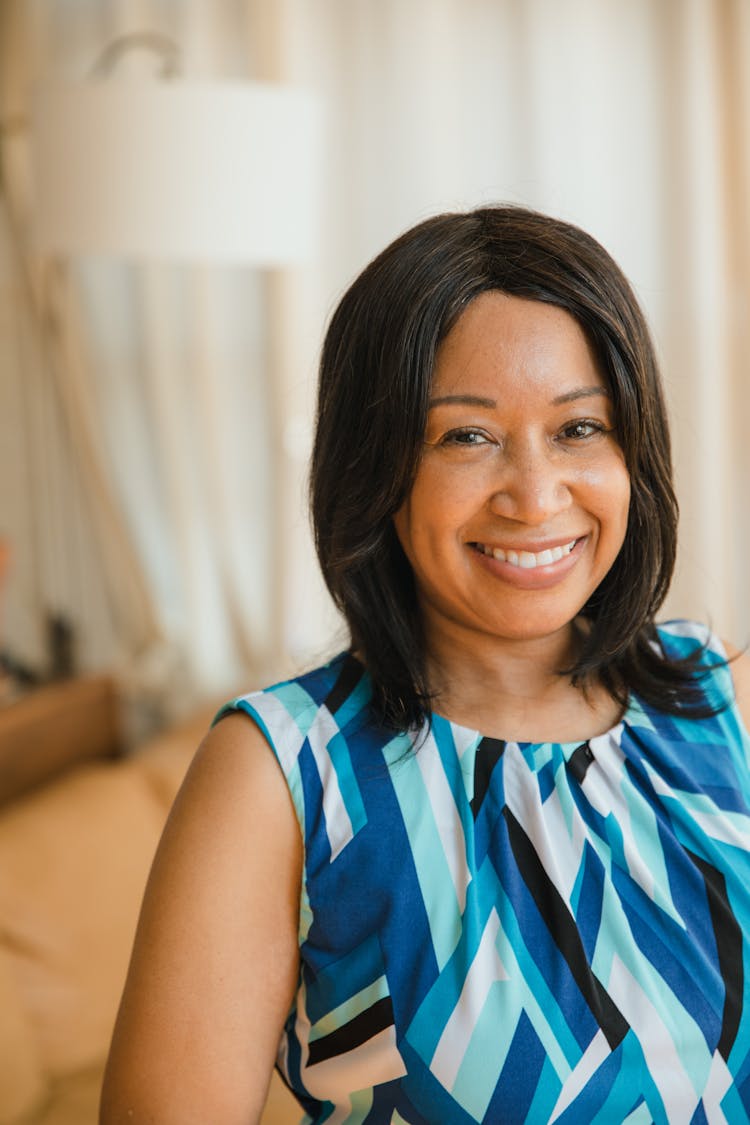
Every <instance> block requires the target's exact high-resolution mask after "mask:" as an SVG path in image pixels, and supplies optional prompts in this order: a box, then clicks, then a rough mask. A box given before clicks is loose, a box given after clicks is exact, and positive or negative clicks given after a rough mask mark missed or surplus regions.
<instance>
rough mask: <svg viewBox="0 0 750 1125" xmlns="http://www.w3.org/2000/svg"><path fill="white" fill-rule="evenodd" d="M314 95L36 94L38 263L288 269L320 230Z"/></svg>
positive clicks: (181, 85)
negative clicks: (73, 258)
mask: <svg viewBox="0 0 750 1125" xmlns="http://www.w3.org/2000/svg"><path fill="white" fill-rule="evenodd" d="M320 134H321V115H320V107H319V105H318V103H317V101H316V99H315V98H314V97H313V96H311V95H310V94H308V93H305V92H303V91H300V90H295V89H291V88H288V87H283V86H273V85H265V84H257V83H233V84H216V83H198V82H184V81H174V82H160V81H155V80H140V81H135V80H133V79H127V80H125V79H114V78H113V79H109V80H108V81H103V82H102V81H89V82H85V83H77V84H72V83H61V82H55V83H52V84H47V85H44V86H42V87H40V88H39V89H38V90H37V91H36V96H35V99H34V107H33V121H32V167H33V190H34V209H33V214H34V236H35V243H36V247H37V249H38V250H39V251H40V252H42V253H64V254H92V255H102V254H105V255H120V256H124V257H128V258H140V259H152V260H153V259H161V260H168V261H175V262H216V263H246V264H253V265H257V266H273V265H285V264H289V263H292V262H297V261H301V260H304V259H305V258H308V257H309V256H310V255H311V253H312V252H313V249H314V245H315V236H316V232H317V228H318V221H317V220H318V204H319V180H320V167H319V164H320Z"/></svg>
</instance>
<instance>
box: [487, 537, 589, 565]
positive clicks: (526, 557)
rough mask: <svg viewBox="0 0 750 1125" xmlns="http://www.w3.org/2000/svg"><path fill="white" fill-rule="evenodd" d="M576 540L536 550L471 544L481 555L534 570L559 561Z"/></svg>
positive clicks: (568, 551)
mask: <svg viewBox="0 0 750 1125" xmlns="http://www.w3.org/2000/svg"><path fill="white" fill-rule="evenodd" d="M578 542H579V540H578V539H571V540H570V541H569V542H567V543H563V544H560V545H557V546H554V547H545V548H544V549H543V550H541V551H538V552H537V551H523V550H520V551H516V550H512V549H508V550H504V549H503V548H502V547H489V546H486V545H485V544H484V543H475V544H473V546H475V547H476V549H477V550H478V551H480V552H481V553H482V554H483V555H487V556H488V557H489V558H493V559H497V561H498V562H504V563H509V564H510V566H516V567H519V568H520V569H521V570H536V568H537V567H539V566H550V565H551V564H552V563H556V562H560V560H561V559H564V558H565V557H566V555H569V554H570V552H571V551H572V550H573V548H574V547H575V545H576V543H578Z"/></svg>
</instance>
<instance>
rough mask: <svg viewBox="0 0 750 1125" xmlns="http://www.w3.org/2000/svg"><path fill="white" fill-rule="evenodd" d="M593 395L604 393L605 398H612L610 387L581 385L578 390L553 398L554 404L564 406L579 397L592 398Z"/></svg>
mask: <svg viewBox="0 0 750 1125" xmlns="http://www.w3.org/2000/svg"><path fill="white" fill-rule="evenodd" d="M593 395H603V396H604V398H612V395H611V393H610V390H609V388H608V387H580V388H579V389H578V390H577V391H568V392H567V393H566V394H564V395H558V396H557V398H553V399H552V405H553V406H562V405H563V403H566V402H575V401H576V400H577V399H579V398H591V397H592V396H593Z"/></svg>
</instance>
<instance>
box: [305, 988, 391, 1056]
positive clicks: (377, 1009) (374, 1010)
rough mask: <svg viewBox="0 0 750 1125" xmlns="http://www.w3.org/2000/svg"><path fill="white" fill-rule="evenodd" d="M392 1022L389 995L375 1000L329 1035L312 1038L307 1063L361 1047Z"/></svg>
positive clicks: (343, 1053)
mask: <svg viewBox="0 0 750 1125" xmlns="http://www.w3.org/2000/svg"><path fill="white" fill-rule="evenodd" d="M392 1023H393V1003H392V1001H391V998H390V996H384V997H383V998H382V999H381V1000H377V1001H376V1002H375V1003H374V1004H373V1005H372V1007H371V1008H366V1009H365V1011H364V1012H360V1013H359V1015H358V1016H355V1017H354V1019H352V1020H349V1022H348V1023H345V1024H342V1026H341V1027H337V1028H336V1030H335V1031H332V1032H331V1033H330V1035H323V1036H321V1038H320V1039H314V1040H313V1041H312V1043H311V1044H310V1051H309V1055H308V1060H307V1065H308V1066H315V1064H316V1063H320V1062H324V1061H325V1059H332V1058H335V1057H336V1056H337V1055H345V1054H346V1053H347V1051H353V1050H354V1049H355V1048H356V1047H361V1045H362V1044H363V1043H366V1042H367V1041H368V1039H372V1038H373V1037H374V1036H375V1035H377V1034H378V1032H380V1031H383V1030H384V1029H385V1028H386V1027H390V1026H391V1024H392Z"/></svg>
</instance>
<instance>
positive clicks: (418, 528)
mask: <svg viewBox="0 0 750 1125" xmlns="http://www.w3.org/2000/svg"><path fill="white" fill-rule="evenodd" d="M614 424H615V419H614V417H613V404H612V400H611V396H610V393H609V391H608V388H607V384H606V382H605V380H604V378H603V376H602V374H601V372H600V370H599V368H598V365H597V362H596V359H595V356H594V353H593V351H592V348H591V346H590V345H589V342H588V340H587V338H586V336H585V335H584V333H583V331H582V329H581V327H580V326H579V324H578V322H577V321H576V320H574V319H573V317H571V316H570V315H569V314H568V313H566V312H564V311H563V310H562V309H559V308H557V307H555V306H553V305H546V304H543V303H541V302H538V301H530V300H525V299H521V298H519V297H512V296H509V295H508V294H505V293H501V292H497V291H493V292H487V293H483V294H481V295H480V296H479V297H477V298H476V299H475V300H474V301H472V303H471V304H470V305H469V306H468V308H467V309H466V311H465V312H464V313H463V314H462V315H461V317H460V318H459V319H458V321H457V323H456V324H455V326H454V327H453V329H452V330H451V332H450V333H449V334H448V336H447V337H446V338H445V340H444V341H443V343H442V344H441V345H440V347H439V349H438V354H437V360H436V364H435V372H434V377H433V383H432V390H431V401H430V408H429V414H428V421H427V430H426V433H425V435H424V447H423V452H422V457H421V461H420V464H419V468H418V471H417V475H416V479H415V481H414V486H413V488H412V490H411V493H410V495H409V497H408V499H407V500H406V502H405V503H404V505H403V506H402V507H401V509H400V510H399V511H398V513H397V514H396V516H395V527H396V533H397V535H398V538H399V541H400V543H401V546H402V547H403V549H404V551H405V553H406V556H407V558H408V559H409V562H410V563H411V566H412V568H413V571H414V575H415V578H416V583H417V590H418V595H419V600H420V607H421V610H422V613H423V618H424V621H425V626H426V630H427V636H428V639H429V638H435V637H436V636H438V635H442V636H443V637H444V638H452V639H453V640H454V641H460V640H464V641H467V640H468V641H469V642H472V641H473V642H476V641H478V640H479V639H480V635H481V637H482V638H488V639H489V638H492V637H495V638H503V639H508V640H521V639H532V638H541V637H546V636H552V635H558V636H559V635H560V633H561V631H566V632H567V630H568V628H569V625H570V622H571V621H572V620H573V618H574V617H575V616H576V615H577V614H578V613H579V612H580V610H581V608H582V607H583V605H584V604H585V603H586V602H587V601H588V599H589V597H590V596H591V594H592V593H593V591H594V590H595V589H596V588H597V586H598V585H599V583H600V582H601V581H602V579H603V578H604V576H605V575H606V573H607V571H608V570H609V569H610V567H611V566H612V564H613V562H614V561H615V558H616V557H617V554H618V552H619V550H620V547H621V546H622V542H623V539H624V536H625V530H626V526H627V520H628V507H629V502H630V479H629V476H628V471H627V469H626V466H625V460H624V457H623V453H622V450H621V449H620V446H619V445H618V442H617V439H616V437H615V429H614ZM436 631H438V632H436Z"/></svg>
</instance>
